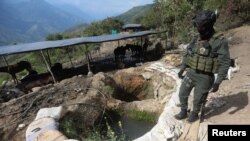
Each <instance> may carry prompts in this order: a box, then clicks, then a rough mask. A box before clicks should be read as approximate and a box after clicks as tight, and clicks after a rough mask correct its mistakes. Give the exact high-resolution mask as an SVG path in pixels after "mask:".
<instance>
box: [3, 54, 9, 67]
mask: <svg viewBox="0 0 250 141" xmlns="http://www.w3.org/2000/svg"><path fill="white" fill-rule="evenodd" d="M2 58H3V60H4V62H5V64H6V65H7V66H8V67H9V63H8V61H7V59H6V58H5V57H4V56H2Z"/></svg>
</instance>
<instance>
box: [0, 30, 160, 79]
mask: <svg viewBox="0 0 250 141" xmlns="http://www.w3.org/2000/svg"><path fill="white" fill-rule="evenodd" d="M157 33H158V32H156V31H142V32H136V33H132V34H111V35H101V36H92V37H80V38H71V39H64V40H56V41H41V42H34V43H24V44H16V45H6V46H0V56H3V58H4V57H5V56H7V55H11V54H18V53H26V52H34V51H40V53H41V55H42V56H43V59H44V62H45V64H46V66H47V69H48V71H49V72H50V73H51V75H52V76H53V73H52V71H51V70H50V66H51V61H50V59H49V55H48V53H47V56H48V59H46V57H45V54H44V53H43V51H45V50H48V49H55V48H69V47H71V46H74V45H80V44H89V43H102V42H109V41H118V44H119V40H122V39H128V38H135V37H142V36H147V35H151V34H157ZM86 47H87V46H86ZM6 64H8V63H7V60H6ZM88 64H89V59H88ZM89 71H90V68H89ZM53 78H54V76H53ZM54 81H56V80H55V79H54Z"/></svg>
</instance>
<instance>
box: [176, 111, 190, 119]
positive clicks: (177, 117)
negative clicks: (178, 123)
mask: <svg viewBox="0 0 250 141" xmlns="http://www.w3.org/2000/svg"><path fill="white" fill-rule="evenodd" d="M174 117H175V118H176V119H178V120H181V119H184V118H187V109H181V111H180V113H178V114H176V115H175V116H174Z"/></svg>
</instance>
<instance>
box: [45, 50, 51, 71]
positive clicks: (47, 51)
mask: <svg viewBox="0 0 250 141" xmlns="http://www.w3.org/2000/svg"><path fill="white" fill-rule="evenodd" d="M46 53H47V57H48V61H49V66H50V68H51V66H52V63H51V59H50V55H49V50H46Z"/></svg>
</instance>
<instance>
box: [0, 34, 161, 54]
mask: <svg viewBox="0 0 250 141" xmlns="http://www.w3.org/2000/svg"><path fill="white" fill-rule="evenodd" d="M157 33H158V32H156V31H142V32H136V33H132V34H112V35H101V36H92V37H81V38H72V39H64V40H56V41H42V42H34V43H25V44H17V45H7V46H0V55H10V54H17V53H24V52H32V51H38V50H46V49H51V48H62V47H69V46H72V45H78V44H87V43H101V42H108V41H116V40H122V39H127V38H134V37H140V36H146V35H150V34H157Z"/></svg>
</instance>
